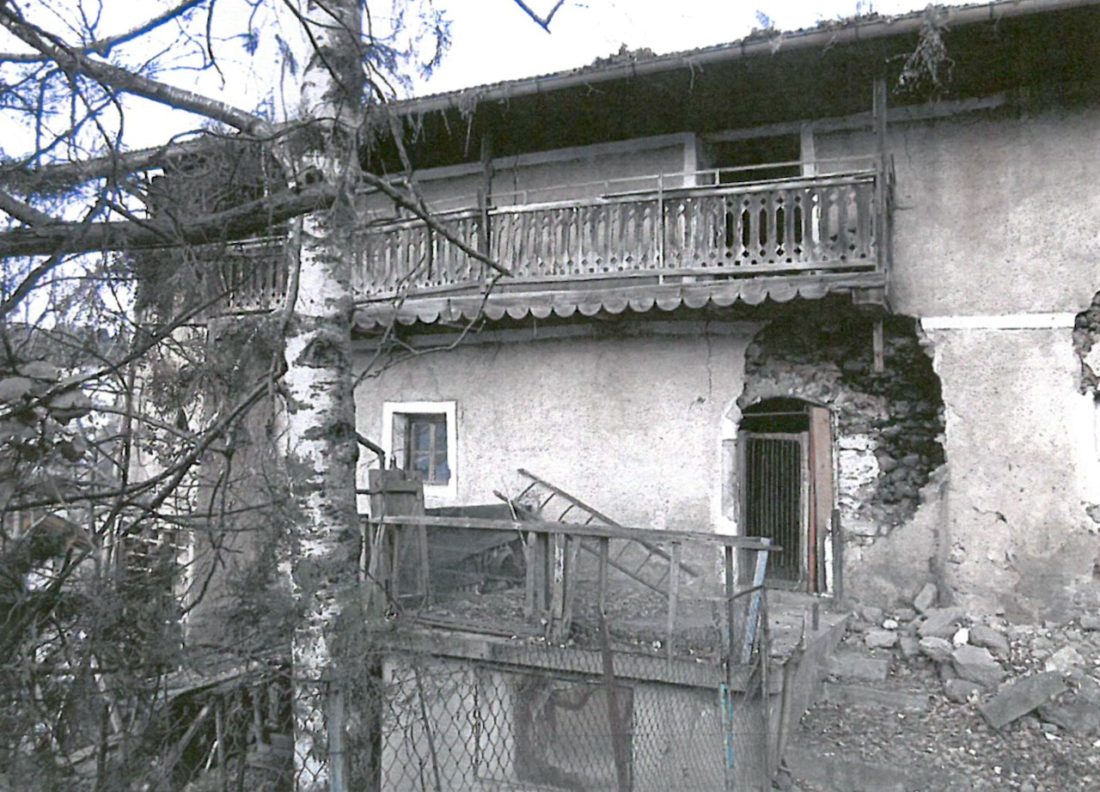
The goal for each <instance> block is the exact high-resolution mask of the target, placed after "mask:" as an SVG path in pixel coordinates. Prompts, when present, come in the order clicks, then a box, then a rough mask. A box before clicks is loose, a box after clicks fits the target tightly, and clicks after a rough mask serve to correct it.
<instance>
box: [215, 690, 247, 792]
mask: <svg viewBox="0 0 1100 792" xmlns="http://www.w3.org/2000/svg"><path fill="white" fill-rule="evenodd" d="M216 701H217V703H216V704H215V705H214V745H215V746H216V749H215V750H216V755H217V757H218V792H229V774H228V772H227V771H228V768H227V767H226V766H225V702H224V701H223V700H222V698H221V696H219V697H218V698H217V700H216ZM242 761H243V759H242Z"/></svg>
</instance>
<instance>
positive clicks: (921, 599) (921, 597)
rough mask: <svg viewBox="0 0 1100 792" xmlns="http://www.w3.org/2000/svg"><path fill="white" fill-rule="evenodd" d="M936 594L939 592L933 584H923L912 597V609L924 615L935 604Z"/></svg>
mask: <svg viewBox="0 0 1100 792" xmlns="http://www.w3.org/2000/svg"><path fill="white" fill-rule="evenodd" d="M938 594H939V590H938V589H937V588H936V584H935V583H925V584H924V588H922V589H921V590H920V593H919V594H917V596H915V597H913V607H914V608H916V609H917V612H919V613H924V612H925V611H926V610H928V609H929V608H931V607H932V606H933V605H935V604H936V596H937V595H938Z"/></svg>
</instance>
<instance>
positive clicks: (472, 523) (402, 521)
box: [371, 515, 783, 552]
mask: <svg viewBox="0 0 1100 792" xmlns="http://www.w3.org/2000/svg"><path fill="white" fill-rule="evenodd" d="M371 523H373V524H381V525H426V526H429V527H441V528H478V529H483V530H486V531H510V532H520V533H522V532H525V531H533V532H536V533H543V534H548V535H550V536H554V535H557V534H569V535H573V536H586V537H594V538H599V537H607V538H609V539H628V540H630V541H634V542H641V541H650V542H697V543H700V544H709V545H719V546H724V547H737V548H741V549H744V550H763V551H765V552H778V551H780V550H782V549H783V548H781V547H779V546H777V545H765V544H764V542H763V540H761V539H753V538H750V537H745V536H730V535H727V534H715V533H703V532H700V531H674V530H671V529H663V528H662V529H658V528H632V527H630V526H625V525H615V526H611V525H581V524H579V523H557V522H546V521H543V520H523V521H513V520H488V519H483V518H478V517H437V516H434V515H427V516H422V517H421V516H416V515H386V516H385V517H383V518H382V519H380V520H375V519H372V520H371Z"/></svg>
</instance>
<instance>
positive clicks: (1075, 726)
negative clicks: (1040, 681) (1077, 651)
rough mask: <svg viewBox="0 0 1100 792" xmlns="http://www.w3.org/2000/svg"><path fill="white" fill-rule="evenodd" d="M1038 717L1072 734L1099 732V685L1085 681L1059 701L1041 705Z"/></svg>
mask: <svg viewBox="0 0 1100 792" xmlns="http://www.w3.org/2000/svg"><path fill="white" fill-rule="evenodd" d="M1039 715H1040V716H1041V717H1042V718H1043V720H1045V721H1050V722H1051V723H1056V724H1058V725H1059V726H1061V727H1062V728H1063V729H1065V730H1066V731H1068V732H1072V733H1074V734H1080V735H1089V734H1093V733H1094V732H1100V684H1098V683H1096V682H1093V681H1092V680H1086V681H1085V684H1084V685H1082V687H1081V688H1080V689H1079V690H1074V691H1072V692H1071V693H1069V694H1068V695H1066V696H1063V697H1062V700H1061V701H1050V702H1049V703H1046V704H1043V705H1041V706H1040V707H1039Z"/></svg>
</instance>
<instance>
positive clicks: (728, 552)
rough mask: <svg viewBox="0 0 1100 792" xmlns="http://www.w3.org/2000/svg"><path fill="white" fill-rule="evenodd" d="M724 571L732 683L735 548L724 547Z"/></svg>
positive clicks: (729, 674)
mask: <svg viewBox="0 0 1100 792" xmlns="http://www.w3.org/2000/svg"><path fill="white" fill-rule="evenodd" d="M722 564H723V570H722V571H723V573H724V574H725V580H726V641H725V644H726V647H725V648H726V682H727V683H728V684H731V685H732V683H731V682H730V680H731V679H732V676H733V670H734V669H733V665H734V664H733V652H734V646H736V643H735V641H734V632H735V630H736V622H735V620H734V608H735V602H734V599H735V597H736V595H737V584H736V581H735V580H734V579H733V574H734V569H733V548H732V547H726V548H723V553H722Z"/></svg>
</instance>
